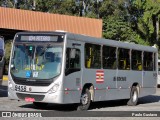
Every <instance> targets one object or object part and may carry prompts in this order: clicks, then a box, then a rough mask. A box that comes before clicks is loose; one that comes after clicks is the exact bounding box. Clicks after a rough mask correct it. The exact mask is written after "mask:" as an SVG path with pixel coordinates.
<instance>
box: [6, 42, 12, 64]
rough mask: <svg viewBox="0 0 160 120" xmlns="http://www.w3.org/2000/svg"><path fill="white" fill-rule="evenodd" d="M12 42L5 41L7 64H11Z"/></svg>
mask: <svg viewBox="0 0 160 120" xmlns="http://www.w3.org/2000/svg"><path fill="white" fill-rule="evenodd" d="M11 45H12V40H5V63H6V64H7V65H8V64H9V59H10V52H11Z"/></svg>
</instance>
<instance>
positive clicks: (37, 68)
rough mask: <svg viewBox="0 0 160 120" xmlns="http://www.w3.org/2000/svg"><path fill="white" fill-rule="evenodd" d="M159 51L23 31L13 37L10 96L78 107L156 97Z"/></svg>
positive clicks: (114, 42)
mask: <svg viewBox="0 0 160 120" xmlns="http://www.w3.org/2000/svg"><path fill="white" fill-rule="evenodd" d="M156 63H157V49H156V48H153V47H148V46H142V45H137V44H130V43H123V42H120V41H114V40H108V39H99V38H93V37H89V36H84V35H78V34H72V33H68V32H21V33H17V34H16V35H15V38H14V42H13V46H12V51H11V56H10V65H9V73H8V78H9V81H8V97H9V98H10V99H16V100H25V101H27V102H33V104H34V105H35V106H39V107H42V106H46V105H47V104H48V103H57V104H70V103H78V104H77V105H78V107H77V109H78V110H87V109H88V108H89V106H90V103H91V101H92V102H94V101H106V100H116V99H129V101H128V103H127V104H128V105H136V104H137V101H138V98H139V97H142V96H146V95H150V94H154V93H155V92H156V87H157V69H158V67H157V64H156Z"/></svg>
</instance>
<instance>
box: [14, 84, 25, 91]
mask: <svg viewBox="0 0 160 120" xmlns="http://www.w3.org/2000/svg"><path fill="white" fill-rule="evenodd" d="M15 91H20V92H26V86H24V85H15Z"/></svg>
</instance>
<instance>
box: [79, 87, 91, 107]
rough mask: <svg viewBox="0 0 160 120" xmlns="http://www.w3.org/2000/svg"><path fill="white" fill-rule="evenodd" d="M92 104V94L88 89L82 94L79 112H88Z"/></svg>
mask: <svg viewBox="0 0 160 120" xmlns="http://www.w3.org/2000/svg"><path fill="white" fill-rule="evenodd" d="M90 103H91V93H90V92H89V90H88V88H87V89H85V90H84V92H82V95H81V99H80V104H79V105H78V108H77V110H88V108H89V106H90Z"/></svg>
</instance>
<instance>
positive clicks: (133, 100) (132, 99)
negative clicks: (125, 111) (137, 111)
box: [127, 86, 138, 106]
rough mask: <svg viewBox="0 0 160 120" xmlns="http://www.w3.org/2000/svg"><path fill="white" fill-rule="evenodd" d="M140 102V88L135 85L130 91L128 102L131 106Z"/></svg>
mask: <svg viewBox="0 0 160 120" xmlns="http://www.w3.org/2000/svg"><path fill="white" fill-rule="evenodd" d="M137 102H138V89H137V87H136V86H133V87H132V89H131V92H130V99H129V101H128V102H127V105H129V106H135V105H137Z"/></svg>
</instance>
